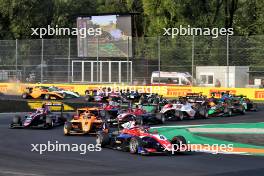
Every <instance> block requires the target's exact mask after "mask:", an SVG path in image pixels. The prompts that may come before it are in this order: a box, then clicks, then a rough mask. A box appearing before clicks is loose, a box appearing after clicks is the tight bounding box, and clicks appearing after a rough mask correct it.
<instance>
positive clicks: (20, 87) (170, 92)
mask: <svg viewBox="0 0 264 176" xmlns="http://www.w3.org/2000/svg"><path fill="white" fill-rule="evenodd" d="M41 85H42V86H56V87H59V88H63V89H66V90H71V91H74V92H78V93H79V94H80V95H84V92H85V90H87V89H100V88H104V87H107V88H108V87H110V88H111V89H112V90H115V91H120V90H127V89H130V90H131V91H135V90H138V92H140V93H143V92H144V93H158V94H160V95H163V96H164V97H168V98H173V97H179V96H185V95H186V94H187V93H192V92H193V93H194V92H195V93H198V92H202V93H203V94H204V95H206V96H208V97H210V96H211V93H212V92H222V91H230V93H232V94H236V95H246V96H247V97H248V98H250V99H252V100H264V89H257V88H225V87H219V88H215V87H178V86H130V85H125V84H103V85H102V84H100V85H99V84H98V85H78V84H22V83H0V92H1V93H3V94H12V95H21V93H22V92H23V91H24V90H25V88H26V87H31V86H32V87H33V86H41Z"/></svg>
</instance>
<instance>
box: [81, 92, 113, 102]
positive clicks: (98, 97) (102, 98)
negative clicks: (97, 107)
mask: <svg viewBox="0 0 264 176" xmlns="http://www.w3.org/2000/svg"><path fill="white" fill-rule="evenodd" d="M107 99H108V96H106V94H105V92H100V91H98V90H97V89H93V90H86V91H85V100H86V101H88V102H107Z"/></svg>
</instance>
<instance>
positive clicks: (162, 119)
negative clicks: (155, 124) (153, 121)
mask: <svg viewBox="0 0 264 176" xmlns="http://www.w3.org/2000/svg"><path fill="white" fill-rule="evenodd" d="M156 118H157V119H158V120H159V121H160V123H161V124H164V123H165V121H166V119H165V115H164V114H162V113H158V114H156Z"/></svg>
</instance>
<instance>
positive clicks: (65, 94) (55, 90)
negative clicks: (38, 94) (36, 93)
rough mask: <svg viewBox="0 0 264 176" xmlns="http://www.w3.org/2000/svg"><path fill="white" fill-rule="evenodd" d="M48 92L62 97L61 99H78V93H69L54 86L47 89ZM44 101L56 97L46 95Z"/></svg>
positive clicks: (49, 94)
mask: <svg viewBox="0 0 264 176" xmlns="http://www.w3.org/2000/svg"><path fill="white" fill-rule="evenodd" d="M48 91H49V92H52V93H57V94H59V95H62V98H63V99H64V98H79V97H80V95H79V93H78V92H73V91H69V90H64V89H61V88H58V87H55V86H51V87H49V88H48ZM44 98H45V99H52V98H56V96H55V97H54V96H53V95H52V94H51V93H48V94H46V95H45V97H44Z"/></svg>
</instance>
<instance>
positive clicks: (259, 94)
mask: <svg viewBox="0 0 264 176" xmlns="http://www.w3.org/2000/svg"><path fill="white" fill-rule="evenodd" d="M254 98H264V91H255V97H254Z"/></svg>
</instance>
